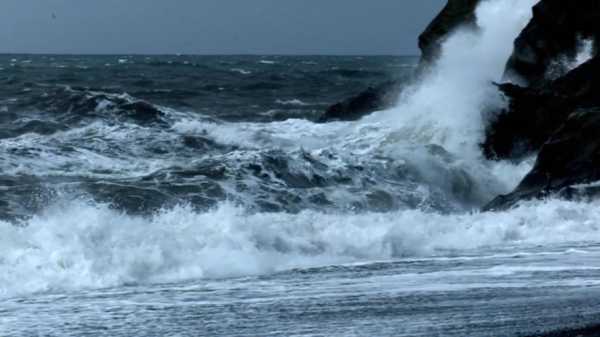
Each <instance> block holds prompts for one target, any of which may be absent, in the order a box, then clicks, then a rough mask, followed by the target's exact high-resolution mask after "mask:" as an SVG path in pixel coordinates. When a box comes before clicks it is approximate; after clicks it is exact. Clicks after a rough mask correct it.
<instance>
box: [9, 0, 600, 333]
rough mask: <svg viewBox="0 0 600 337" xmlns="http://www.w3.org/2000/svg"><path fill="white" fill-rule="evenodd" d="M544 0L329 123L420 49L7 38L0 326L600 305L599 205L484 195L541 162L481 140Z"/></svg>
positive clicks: (474, 314) (440, 317)
mask: <svg viewBox="0 0 600 337" xmlns="http://www.w3.org/2000/svg"><path fill="white" fill-rule="evenodd" d="M529 2H531V4H533V2H534V1H533V0H531V1H520V0H519V1H517V0H495V1H490V2H486V3H485V5H483V6H481V8H480V9H479V11H478V19H479V23H480V25H481V26H482V30H481V31H480V32H478V33H473V32H468V31H461V32H460V33H458V34H456V35H455V36H453V37H452V38H451V39H449V40H448V41H447V43H446V44H445V47H444V57H443V58H442V59H441V60H440V62H439V64H438V66H437V67H436V68H435V69H434V71H432V72H431V73H428V74H427V75H426V76H424V78H423V79H422V80H421V81H420V82H418V83H415V84H413V85H411V86H410V87H409V88H408V89H407V90H406V91H405V92H404V93H403V95H401V97H399V99H398V104H397V106H396V107H395V108H393V109H390V110H388V111H381V112H377V113H375V114H373V115H372V116H369V117H366V118H364V119H362V120H360V121H357V122H336V123H328V124H316V123H314V122H313V121H314V120H316V119H317V118H318V117H319V114H320V113H321V112H322V111H323V110H324V109H325V108H326V107H327V106H328V105H329V104H331V103H333V102H336V101H338V100H340V99H342V98H345V97H347V96H349V95H351V94H353V93H356V92H358V91H360V90H362V89H364V88H365V87H367V86H368V85H375V84H378V83H381V82H384V81H388V80H391V79H396V80H400V81H402V80H403V79H407V78H409V77H410V74H411V73H412V71H413V70H414V68H415V66H416V63H417V62H418V59H417V58H416V57H310V56H303V57H277V56H262V57H259V56H245V57H236V56H226V57H218V56H214V57H193V56H148V57H146V56H30V55H14V56H13V55H10V56H0V190H1V194H0V219H1V220H0V336H85V335H88V336H405V335H406V336H411V335H420V336H431V335H444V336H446V335H448V336H515V335H517V336H518V335H528V334H532V333H535V332H536V331H538V330H550V329H555V328H565V327H574V326H580V325H587V324H593V323H597V322H598V321H599V320H600V303H598V300H597V298H598V296H597V294H598V293H599V292H600V284H599V283H598V281H597V280H598V276H599V273H600V263H599V262H598V261H600V260H599V259H598V258H599V257H600V256H599V255H600V250H599V247H598V244H597V242H598V241H599V240H600V231H599V226H600V211H598V209H600V208H599V207H598V206H600V204H598V203H596V202H593V203H582V202H567V201H559V200H547V201H539V202H529V203H525V204H523V205H521V206H520V207H519V208H517V209H514V210H510V211H507V212H503V213H484V214H482V213H479V212H478V211H477V209H478V208H479V207H480V206H481V205H483V204H484V203H486V202H487V201H489V200H490V199H492V198H493V197H494V196H496V195H497V194H499V193H505V192H507V191H509V190H510V189H512V188H513V187H514V186H515V185H516V184H517V182H518V181H519V180H520V179H521V178H522V177H523V175H524V174H525V173H526V172H527V170H528V169H529V168H530V166H531V160H532V159H530V160H527V161H524V162H522V163H518V164H515V163H495V162H489V161H486V160H485V159H483V158H482V157H481V155H480V151H479V149H478V144H479V142H480V141H481V135H482V130H483V125H484V123H485V121H486V118H488V117H487V116H486V111H488V110H489V108H490V107H498V106H499V105H501V104H505V102H504V101H503V100H502V98H501V97H499V96H498V95H497V94H496V93H495V91H494V90H493V86H492V85H491V81H492V80H497V79H498V78H499V76H500V75H501V74H502V70H503V67H504V62H505V60H506V58H507V57H508V55H509V54H510V50H511V46H512V39H513V38H514V36H516V34H517V33H518V31H519V30H520V27H522V26H523V25H524V24H525V22H526V21H527V18H528V16H529V10H528V6H530V5H531V4H530V3H529ZM507 18H509V19H507ZM466 59H468V60H469V62H465V60H466Z"/></svg>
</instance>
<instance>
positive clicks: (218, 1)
mask: <svg viewBox="0 0 600 337" xmlns="http://www.w3.org/2000/svg"><path fill="white" fill-rule="evenodd" d="M0 1H1V2H2V5H1V6H0V53H92V54H98V53H115V54H130V53H137V54H156V53H159V54H173V53H182V54H416V53H417V52H418V51H417V46H416V44H417V42H416V39H417V35H418V34H419V33H420V32H421V31H422V30H423V28H424V27H425V26H426V25H427V23H428V22H429V21H430V20H431V19H432V18H433V16H434V15H435V14H436V13H437V12H438V11H439V10H440V9H441V7H442V6H443V4H444V3H445V2H446V1H445V0H0Z"/></svg>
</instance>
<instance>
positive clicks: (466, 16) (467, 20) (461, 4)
mask: <svg viewBox="0 0 600 337" xmlns="http://www.w3.org/2000/svg"><path fill="white" fill-rule="evenodd" d="M479 2H480V0H448V3H447V4H446V6H445V7H444V9H442V11H441V12H440V13H439V14H438V15H437V16H436V17H435V19H433V21H432V22H431V23H430V24H429V26H427V28H426V29H425V31H424V32H423V33H422V34H421V35H420V36H419V48H420V49H421V53H422V55H421V65H422V66H423V65H426V64H431V63H433V62H434V61H435V60H436V59H437V58H438V57H439V56H440V53H441V50H442V44H443V42H444V40H445V39H446V38H447V37H448V35H449V34H450V33H452V32H453V31H454V30H455V29H457V28H458V27H461V26H471V27H475V26H476V24H477V20H476V19H477V18H476V15H475V10H476V9H477V5H478V4H479Z"/></svg>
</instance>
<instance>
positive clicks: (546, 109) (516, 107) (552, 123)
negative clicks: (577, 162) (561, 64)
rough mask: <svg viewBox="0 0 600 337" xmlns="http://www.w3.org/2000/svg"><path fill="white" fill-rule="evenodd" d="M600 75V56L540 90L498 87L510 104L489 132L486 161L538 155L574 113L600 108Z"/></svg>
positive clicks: (485, 143) (491, 125) (485, 146)
mask: <svg viewBox="0 0 600 337" xmlns="http://www.w3.org/2000/svg"><path fill="white" fill-rule="evenodd" d="M599 75H600V56H598V57H594V58H593V59H591V60H589V61H588V62H586V63H584V64H583V65H581V66H579V67H578V68H576V69H574V70H573V71H571V72H569V73H568V74H567V75H565V76H563V77H561V78H559V79H557V80H554V81H551V82H547V83H545V84H543V85H541V86H539V87H529V88H526V87H520V86H517V85H514V84H501V85H499V88H500V90H501V91H502V92H503V93H504V95H505V96H506V97H508V98H509V99H510V104H509V107H508V109H507V110H506V111H502V112H501V113H500V114H499V115H498V116H497V117H496V119H495V120H494V121H493V122H492V123H491V124H490V125H488V127H487V128H486V138H485V142H484V143H483V144H482V147H483V151H484V154H485V155H486V157H487V158H489V159H518V158H520V157H523V156H525V155H529V154H531V153H533V152H536V151H539V149H540V148H541V146H542V145H543V144H544V143H545V142H546V140H548V138H550V136H551V135H552V134H553V133H554V131H556V130H557V129H558V128H559V127H560V126H561V125H562V124H563V122H564V121H565V119H566V118H567V117H568V116H569V114H570V113H571V112H573V111H574V110H576V109H580V108H589V107H595V106H600V76H599Z"/></svg>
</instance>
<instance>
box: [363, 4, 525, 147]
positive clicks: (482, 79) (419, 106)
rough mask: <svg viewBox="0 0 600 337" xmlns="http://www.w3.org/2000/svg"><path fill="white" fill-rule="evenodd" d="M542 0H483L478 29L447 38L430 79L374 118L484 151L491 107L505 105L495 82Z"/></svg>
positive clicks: (420, 138)
mask: <svg viewBox="0 0 600 337" xmlns="http://www.w3.org/2000/svg"><path fill="white" fill-rule="evenodd" d="M536 2H537V0H496V1H484V2H483V3H481V4H480V5H479V7H478V8H477V12H476V15H477V25H478V26H479V27H480V29H479V30H471V29H466V28H465V29H462V30H458V31H457V32H456V33H454V35H453V36H451V37H450V38H448V39H447V40H446V42H445V43H444V44H443V47H442V56H441V58H440V59H439V61H438V62H437V64H436V65H435V67H434V69H432V70H431V72H430V73H429V74H427V75H426V76H425V78H424V79H423V80H422V81H421V82H420V83H418V84H417V85H415V86H414V87H413V88H411V89H409V90H407V91H405V92H404V94H403V95H402V97H401V99H400V104H399V105H398V106H397V107H396V108H394V109H392V110H390V111H386V112H385V113H382V114H379V115H377V116H374V117H372V118H370V120H373V119H383V120H384V121H385V122H387V123H389V122H392V123H394V124H396V125H397V126H398V128H399V129H400V130H399V132H400V133H402V134H403V137H404V138H405V139H407V140H410V141H412V142H415V143H420V144H421V143H434V144H437V145H441V146H443V147H444V148H446V149H447V150H449V151H450V152H453V153H455V154H460V155H461V156H465V155H470V156H472V157H477V156H479V153H480V151H479V149H478V148H477V144H478V143H479V142H480V141H481V135H482V130H483V125H484V123H483V122H484V121H483V119H482V110H483V109H485V108H486V106H490V105H497V104H502V101H501V99H500V96H499V95H498V94H497V90H496V89H495V88H494V87H493V84H492V82H493V81H498V80H500V78H501V76H502V73H503V71H504V67H505V65H506V60H507V59H508V57H509V56H510V53H511V51H512V49H513V41H514V39H515V37H516V36H517V35H518V34H519V32H520V31H521V30H522V29H523V27H524V26H525V25H526V24H527V22H528V21H529V19H530V18H531V13H532V10H531V8H532V7H533V5H534V4H535V3H536Z"/></svg>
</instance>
